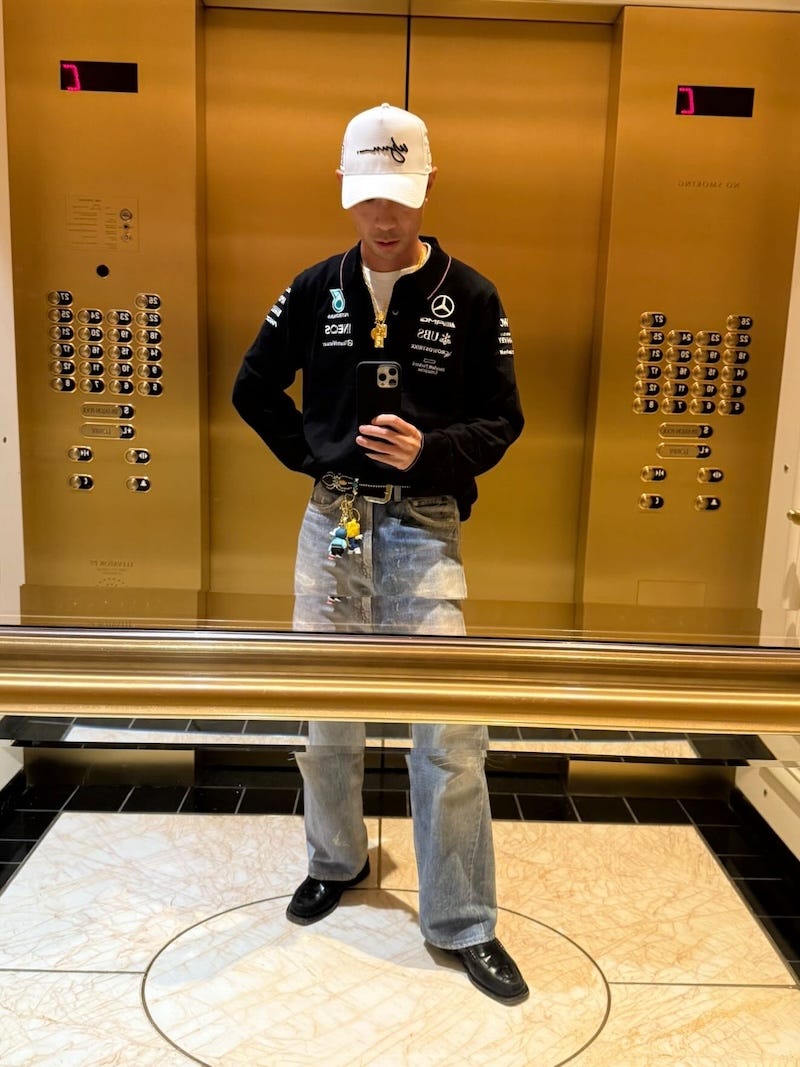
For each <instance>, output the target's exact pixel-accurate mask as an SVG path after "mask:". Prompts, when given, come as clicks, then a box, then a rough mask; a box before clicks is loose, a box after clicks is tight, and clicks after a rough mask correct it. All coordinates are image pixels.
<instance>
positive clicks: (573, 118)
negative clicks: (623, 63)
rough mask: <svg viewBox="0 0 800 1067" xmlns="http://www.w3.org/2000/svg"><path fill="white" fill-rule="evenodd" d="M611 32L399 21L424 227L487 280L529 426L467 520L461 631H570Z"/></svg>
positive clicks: (483, 482)
mask: <svg viewBox="0 0 800 1067" xmlns="http://www.w3.org/2000/svg"><path fill="white" fill-rule="evenodd" d="M611 45H612V30H611V29H610V28H609V27H606V26H575V25H569V26H566V25H560V24H558V23H535V22H503V21H498V22H481V21H475V20H461V21H459V20H447V19H417V20H414V21H413V22H412V38H411V64H410V76H409V107H410V108H411V110H413V111H418V112H419V114H421V115H423V116H424V117H425V120H426V122H427V123H428V126H429V129H430V131H431V144H432V147H433V152H434V161H435V162H436V163H437V164H438V165H439V170H440V173H439V176H438V178H437V184H436V187H435V189H434V191H433V195H432V197H431V202H430V205H429V207H428V211H427V216H426V226H427V228H428V230H429V232H431V233H435V234H437V236H439V238H440V240H441V242H442V244H443V245H444V247H445V248H446V249H447V250H448V251H449V252H451V253H452V254H453V255H456V256H458V257H459V258H460V259H464V260H466V261H467V262H468V263H470V264H471V265H472V266H474V267H476V268H477V269H478V270H480V271H481V272H482V273H483V274H486V275H487V276H488V277H490V278H491V279H492V280H493V281H494V282H495V283H496V285H497V287H498V289H499V291H500V294H501V297H502V299H503V302H504V305H505V308H506V311H507V312H508V315H509V319H510V322H511V328H512V332H513V336H514V343H515V352H516V367H517V376H518V381H519V386H520V394H521V398H522V404H523V409H524V412H525V417H526V426H525V430H524V432H523V435H522V437H521V438H520V440H519V441H517V442H516V443H515V444H514V445H513V446H512V448H511V449H510V451H509V452H508V453H507V455H506V456H505V457H504V459H503V461H502V462H501V464H500V465H499V466H498V467H497V468H495V469H494V470H493V471H491V472H489V473H488V474H486V475H484V476H483V477H482V478H480V479H479V482H478V488H479V493H480V496H479V500H478V503H477V505H476V507H475V510H474V512H473V515H472V516H471V517H470V519H469V521H468V522H467V523H466V524H465V525H464V528H463V533H464V555H465V563H466V569H467V582H468V586H469V593H470V596H469V600H468V601H467V604H466V605H465V609H466V615H467V619H468V623H469V625H470V626H471V628H472V630H473V632H477V633H487V632H498V631H499V632H502V631H503V630H505V631H506V632H515V630H516V632H519V631H520V630H522V631H523V632H531V631H533V632H536V631H537V630H541V629H542V628H547V629H571V628H572V626H573V624H574V615H573V611H574V609H573V604H574V585H575V551H576V542H577V532H578V517H579V512H580V507H581V499H580V493H581V481H580V479H581V462H582V456H583V449H584V437H585V423H586V415H585V408H586V394H587V387H588V380H589V367H590V361H591V346H592V328H593V319H594V307H595V290H596V286H597V257H598V242H599V232H600V208H601V190H602V175H603V163H604V154H605V137H606V116H607V108H608V81H609V69H610V62H611Z"/></svg>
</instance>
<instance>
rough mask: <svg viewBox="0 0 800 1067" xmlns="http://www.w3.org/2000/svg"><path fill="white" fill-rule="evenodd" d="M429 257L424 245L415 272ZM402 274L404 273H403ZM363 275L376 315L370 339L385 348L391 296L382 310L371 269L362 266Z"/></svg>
mask: <svg viewBox="0 0 800 1067" xmlns="http://www.w3.org/2000/svg"><path fill="white" fill-rule="evenodd" d="M427 256H428V246H427V245H426V244H423V245H422V252H421V253H420V257H419V260H418V261H417V264H416V266H415V267H414V270H415V271H417V270H419V268H420V267H421V266H422V264H423V263H424V262H425V260H426V259H427ZM401 273H402V272H401ZM408 273H409V274H413V273H414V271H408ZM362 274H363V275H364V281H365V282H366V285H367V289H368V290H369V295H370V299H371V300H372V310H373V311H374V313H375V325H374V326H373V327H372V329H371V330H370V332H369V335H370V337H371V338H372V342H373V344H374V346H375V348H383V343H384V341H385V340H386V335H387V333H388V332H389V327H388V326H387V325H386V315H387V313H388V311H389V303H391V299H392V298H391V296H390V297H389V301H388V302H387V304H386V307H385V308H382V307H381V306H380V305H379V304H378V298H377V297H376V296H375V290H374V289H373V288H372V281H371V279H370V271H369V267H366V266H364V265H363V264H362Z"/></svg>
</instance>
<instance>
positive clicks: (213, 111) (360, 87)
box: [206, 11, 406, 629]
mask: <svg viewBox="0 0 800 1067" xmlns="http://www.w3.org/2000/svg"><path fill="white" fill-rule="evenodd" d="M405 69H406V20H405V19H400V18H377V17H368V16H357V15H353V16H349V15H338V16H334V15H308V14H307V15H302V14H298V15H291V14H281V13H270V12H257V11H249V12H245V11H208V12H207V14H206V108H207V110H206V114H207V189H208V339H209V351H210V356H211V360H210V362H211V367H210V377H209V382H210V442H211V453H210V456H211V466H210V474H211V494H210V501H211V524H212V525H211V535H212V546H213V550H212V556H211V594H210V597H209V607H208V611H209V616H210V617H211V618H213V619H234V620H236V619H242V620H249V619H256V620H259V621H260V622H263V623H266V624H267V625H270V626H272V627H273V628H278V629H281V628H285V627H287V626H288V625H289V624H290V620H291V590H292V575H293V571H294V553H295V545H296V538H297V531H298V529H299V525H300V520H301V518H302V513H303V509H304V507H305V504H306V502H307V499H308V495H309V493H310V489H311V482H310V480H309V479H307V478H306V477H304V476H303V475H298V474H294V473H292V472H290V471H287V470H285V469H284V468H283V467H281V465H280V464H279V463H278V461H277V460H276V459H274V457H273V456H272V455H271V454H270V453H269V452H268V450H267V448H266V446H265V445H264V444H263V443H262V442H261V440H260V439H259V438H258V437H257V436H256V435H255V434H254V433H253V431H252V430H251V429H250V428H249V427H247V426H245V424H244V423H243V422H242V421H241V419H240V418H239V417H238V415H237V414H236V413H235V412H234V410H233V407H232V406H231V401H230V396H231V389H232V387H233V381H234V378H235V376H236V372H237V370H238V368H239V365H240V363H241V359H242V356H243V354H244V352H245V350H246V349H247V347H248V346H249V344H250V342H251V341H252V340H253V338H254V337H255V335H256V333H257V331H258V329H259V327H260V325H261V322H262V321H263V318H264V315H265V314H266V313H267V311H268V310H269V308H270V307H271V305H272V303H273V302H274V301H275V300H276V299H277V297H278V296H279V295H280V293H282V292H283V290H284V289H285V288H286V286H287V285H289V284H290V283H291V281H292V279H293V278H294V276H295V275H296V274H297V273H299V272H300V271H301V270H303V269H304V268H305V267H307V266H310V265H311V264H312V263H316V262H317V261H318V260H321V259H324V258H326V257H327V256H329V255H332V254H333V253H334V252H336V251H339V250H344V249H346V248H348V247H350V246H351V245H352V244H354V243H355V240H356V237H355V232H354V231H353V228H352V224H351V222H350V219H349V217H348V216H347V214H346V213H345V212H344V211H343V210H342V207H341V201H340V199H339V187H338V183H337V181H336V177H335V171H336V168H337V166H338V164H339V146H340V144H341V137H342V133H343V132H344V126H345V124H346V122H347V120H348V119H349V118H350V116H351V115H354V114H355V113H356V112H358V111H360V110H363V109H364V108H367V107H373V106H375V105H376V104H379V103H381V102H382V101H383V100H389V101H392V102H395V103H400V104H402V102H403V99H404V91H405Z"/></svg>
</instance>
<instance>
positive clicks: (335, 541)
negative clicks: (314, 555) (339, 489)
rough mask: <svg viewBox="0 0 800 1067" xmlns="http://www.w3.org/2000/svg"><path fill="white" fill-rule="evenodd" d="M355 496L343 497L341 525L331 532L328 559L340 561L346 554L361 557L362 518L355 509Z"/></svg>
mask: <svg viewBox="0 0 800 1067" xmlns="http://www.w3.org/2000/svg"><path fill="white" fill-rule="evenodd" d="M354 502H355V495H353V496H347V495H345V496H343V497H342V503H341V507H340V510H339V525H338V526H337V527H336V528H335V529H334V530H331V543H330V544H329V545H328V559H339V558H340V557H341V556H343V555H344V554H345V553H348V554H350V555H356V556H360V555H361V541H362V534H361V516H360V515H359V513H358V511H357V510H356V508H354V507H353V504H354Z"/></svg>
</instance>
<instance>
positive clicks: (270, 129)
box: [206, 10, 612, 633]
mask: <svg viewBox="0 0 800 1067" xmlns="http://www.w3.org/2000/svg"><path fill="white" fill-rule="evenodd" d="M408 27H409V23H408V21H407V20H406V19H404V18H388V17H387V18H374V17H362V16H352V15H336V16H328V15H312V14H296V15H295V14H277V13H270V12H256V11H248V12H245V11H221V10H220V11H209V12H208V13H207V17H206V109H207V110H206V114H207V125H206V137H207V145H206V158H207V188H208V216H207V224H208V321H209V331H208V337H209V363H210V387H211V388H210V430H211V438H210V441H211V448H210V485H211V507H210V514H211V530H210V543H211V546H212V547H211V560H210V564H211V584H210V593H209V598H208V613H209V617H210V618H211V619H218V620H243V621H248V620H255V621H257V622H259V623H264V622H266V623H268V624H269V625H270V626H273V627H276V628H281V627H284V626H287V625H288V624H289V620H290V614H291V587H292V569H293V557H294V546H295V537H296V531H297V528H298V525H299V521H300V518H301V515H302V510H303V508H304V506H305V502H306V499H307V496H308V492H309V489H310V482H308V480H307V479H304V478H303V477H302V476H299V475H296V474H292V473H289V472H287V471H284V470H283V469H282V468H281V467H280V465H279V464H278V462H277V461H276V460H274V459H273V458H272V457H271V456H270V455H269V453H268V452H267V450H266V449H265V447H264V446H263V444H262V443H261V442H260V441H259V440H258V438H257V437H256V436H255V435H254V434H253V433H252V431H250V430H249V429H248V428H247V427H245V426H244V425H242V424H240V423H239V421H238V418H237V416H236V415H235V413H234V412H233V411H232V409H231V406H230V388H231V384H232V382H233V378H234V376H235V373H236V370H237V368H238V365H239V362H240V360H241V356H242V353H243V352H244V350H245V348H246V347H247V345H248V344H249V343H250V341H251V340H252V338H253V337H254V336H255V333H256V331H257V330H258V328H259V325H260V323H261V320H262V319H263V316H264V315H265V313H266V312H267V311H268V309H269V307H270V306H271V304H272V303H273V301H274V300H275V299H276V297H277V296H278V295H279V294H280V293H281V292H282V291H283V289H284V288H285V287H286V285H287V284H289V283H290V281H291V279H292V278H293V276H294V275H295V274H296V273H297V272H299V271H300V270H301V269H303V268H304V267H305V266H308V265H310V264H311V263H313V262H316V261H317V260H319V259H322V258H324V257H326V256H328V255H330V254H332V253H333V252H336V251H339V250H344V249H345V248H347V247H349V246H350V245H351V244H352V243H353V242H354V240H355V236H354V233H353V231H352V228H351V225H350V221H349V218H348V217H347V215H346V213H345V212H344V211H342V209H341V206H340V204H339V200H338V187H337V184H336V182H335V179H334V171H335V169H336V166H337V164H338V152H339V144H340V139H341V135H342V132H343V129H344V125H345V123H346V121H347V120H348V118H349V117H350V116H351V115H352V114H355V113H356V112H357V111H360V110H363V109H364V108H367V107H372V106H374V105H376V104H379V103H381V102H382V101H383V100H387V101H389V102H391V103H394V104H398V105H400V106H402V105H403V104H404V102H405V87H406V74H408V103H407V106H408V107H409V108H410V109H411V110H414V111H417V112H418V113H419V114H421V115H422V116H423V117H424V118H425V121H426V122H427V124H428V128H429V131H430V136H431V144H432V150H433V156H434V163H436V164H437V165H438V167H439V175H438V179H437V186H436V189H435V191H434V194H433V196H432V197H431V202H430V204H429V205H428V208H427V214H426V218H425V226H424V230H425V231H426V232H428V233H432V234H435V235H436V236H437V237H438V238H439V240H440V241H441V243H442V244H443V246H444V247H445V248H446V249H447V250H448V251H449V252H450V253H451V254H453V255H455V256H456V257H458V258H461V259H464V260H466V261H467V262H469V263H470V264H471V265H473V266H475V267H476V268H477V269H478V270H480V271H481V272H482V273H484V274H486V275H488V276H489V277H490V278H492V280H493V281H494V282H495V283H496V284H497V286H498V288H499V291H500V293H501V296H502V298H503V301H504V303H505V306H506V310H507V312H508V314H509V317H510V320H511V325H512V330H513V332H514V337H515V344H516V352H517V368H518V376H519V382H520V389H521V393H522V401H523V407H524V410H525V413H526V417H527V427H526V431H525V434H524V435H523V438H522V439H521V440H520V441H519V442H517V444H515V446H514V447H513V448H512V449H511V451H510V452H509V454H508V455H507V456H506V458H505V459H504V461H503V463H502V464H501V465H500V466H499V467H498V468H497V469H496V470H495V471H492V472H490V473H489V474H487V475H486V476H484V477H483V478H481V479H480V482H479V491H480V500H479V503H478V506H477V508H476V510H475V512H474V514H473V516H472V517H471V518H470V520H469V522H468V523H466V525H465V527H464V552H465V562H466V567H467V578H468V584H469V593H470V596H469V601H468V604H467V619H468V624H469V625H470V626H471V628H472V630H473V631H474V632H479V633H490V632H491V633H497V632H502V631H503V630H506V629H509V628H522V629H523V630H527V631H529V630H531V629H541V628H548V629H552V628H559V629H560V628H570V627H571V626H572V624H573V614H574V604H573V600H574V580H575V553H576V545H577V537H578V511H579V499H580V477H581V457H582V453H583V447H584V426H585V421H586V419H585V405H586V395H587V388H588V379H589V364H590V358H591V332H592V318H593V313H594V298H595V287H596V267H597V257H598V248H599V229H600V200H601V188H602V173H603V161H604V147H605V129H606V113H607V99H608V84H609V66H610V58H611V40H612V29H611V27H609V26H591V25H561V24H556V23H538V22H508V21H499V22H494V21H492V22H489V21H482V20H469V19H467V20H453V19H417V20H411V24H410V41H409V42H408V54H409V55H410V63H409V64H408V68H407V64H406V57H407V33H408ZM343 71H346V72H347V76H346V77H343V76H342V73H343ZM478 71H479V72H480V77H476V72H478ZM304 116H306V117H307V121H303V117H304ZM556 250H557V252H556Z"/></svg>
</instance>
